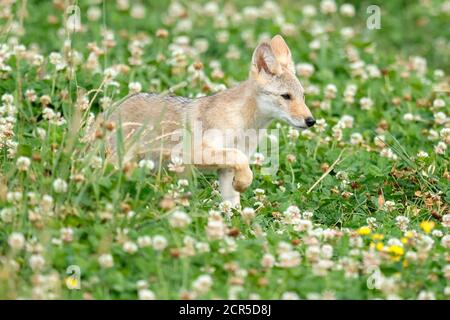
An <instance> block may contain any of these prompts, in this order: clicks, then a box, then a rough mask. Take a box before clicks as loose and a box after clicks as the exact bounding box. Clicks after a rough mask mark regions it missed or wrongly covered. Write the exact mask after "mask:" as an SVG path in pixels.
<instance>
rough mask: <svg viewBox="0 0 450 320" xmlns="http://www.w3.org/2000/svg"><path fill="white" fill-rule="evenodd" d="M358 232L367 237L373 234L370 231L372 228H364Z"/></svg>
mask: <svg viewBox="0 0 450 320" xmlns="http://www.w3.org/2000/svg"><path fill="white" fill-rule="evenodd" d="M356 232H357V233H358V234H359V235H361V236H366V235H368V234H370V232H372V230H370V228H369V227H368V226H364V227H361V228H359V229H358V230H357V231H356Z"/></svg>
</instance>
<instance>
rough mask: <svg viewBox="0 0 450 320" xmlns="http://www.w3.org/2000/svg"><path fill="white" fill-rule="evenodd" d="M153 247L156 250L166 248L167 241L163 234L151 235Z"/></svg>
mask: <svg viewBox="0 0 450 320" xmlns="http://www.w3.org/2000/svg"><path fill="white" fill-rule="evenodd" d="M152 242H153V249H155V250H156V251H163V250H164V249H165V248H167V245H168V242H167V239H166V238H165V237H164V236H161V235H156V236H154V237H153V241H152Z"/></svg>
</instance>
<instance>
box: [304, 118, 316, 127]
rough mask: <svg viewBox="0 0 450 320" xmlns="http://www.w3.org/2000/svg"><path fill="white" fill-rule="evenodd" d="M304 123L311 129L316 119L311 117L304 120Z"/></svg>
mask: <svg viewBox="0 0 450 320" xmlns="http://www.w3.org/2000/svg"><path fill="white" fill-rule="evenodd" d="M305 122H306V125H307V126H308V127H312V126H313V125H314V124H315V123H316V119H314V118H313V117H308V118H306V119H305Z"/></svg>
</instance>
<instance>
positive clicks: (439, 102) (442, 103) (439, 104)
mask: <svg viewBox="0 0 450 320" xmlns="http://www.w3.org/2000/svg"><path fill="white" fill-rule="evenodd" d="M433 107H435V108H443V107H445V101H444V100H443V99H434V100H433Z"/></svg>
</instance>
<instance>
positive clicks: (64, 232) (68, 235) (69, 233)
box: [60, 228, 73, 242]
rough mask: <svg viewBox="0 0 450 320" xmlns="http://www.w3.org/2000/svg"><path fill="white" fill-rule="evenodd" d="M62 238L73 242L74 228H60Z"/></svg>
mask: <svg viewBox="0 0 450 320" xmlns="http://www.w3.org/2000/svg"><path fill="white" fill-rule="evenodd" d="M60 234H61V240H63V241H64V242H71V241H72V240H73V229H72V228H61V230H60Z"/></svg>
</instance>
